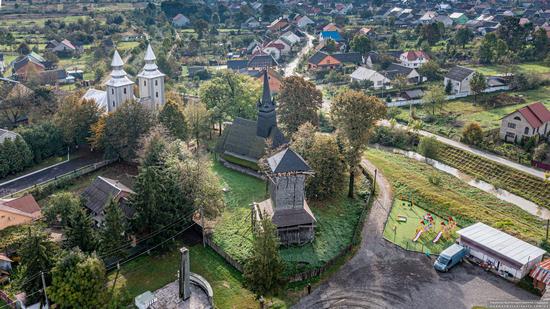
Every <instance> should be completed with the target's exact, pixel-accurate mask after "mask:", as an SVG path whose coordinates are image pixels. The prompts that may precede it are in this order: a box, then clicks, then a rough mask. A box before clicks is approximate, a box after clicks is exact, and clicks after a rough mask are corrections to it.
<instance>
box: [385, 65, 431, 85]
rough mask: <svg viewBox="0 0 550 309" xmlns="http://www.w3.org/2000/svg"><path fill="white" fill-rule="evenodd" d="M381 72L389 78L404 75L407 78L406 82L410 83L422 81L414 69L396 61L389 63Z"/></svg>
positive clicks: (392, 78)
mask: <svg viewBox="0 0 550 309" xmlns="http://www.w3.org/2000/svg"><path fill="white" fill-rule="evenodd" d="M382 74H383V75H384V76H386V77H387V78H388V79H389V80H394V79H396V78H397V77H398V76H404V77H405V78H406V79H407V82H409V83H411V84H417V83H420V82H422V81H423V80H422V78H421V77H420V74H419V73H418V71H417V70H416V69H414V68H412V67H406V66H403V65H400V64H397V63H392V64H390V65H389V66H388V67H387V68H386V70H384V71H383V72H382Z"/></svg>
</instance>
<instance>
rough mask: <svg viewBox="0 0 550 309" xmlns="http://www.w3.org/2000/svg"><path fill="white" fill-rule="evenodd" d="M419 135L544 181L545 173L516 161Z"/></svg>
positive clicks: (386, 122)
mask: <svg viewBox="0 0 550 309" xmlns="http://www.w3.org/2000/svg"><path fill="white" fill-rule="evenodd" d="M379 124H381V125H384V126H389V125H390V123H389V121H388V120H383V121H380V122H379ZM397 126H399V127H402V128H408V127H407V126H405V125H401V124H397ZM418 134H420V135H422V136H428V137H435V139H437V140H438V141H440V142H442V143H444V144H447V145H450V146H453V147H456V148H459V149H462V150H465V151H468V152H471V153H473V154H476V155H478V156H480V157H483V158H485V159H487V160H491V161H493V162H496V163H499V164H502V165H505V166H508V167H510V168H513V169H515V170H518V171H520V172H524V173H527V174H529V175H532V176H535V177H538V178H541V179H544V172H543V171H540V170H537V169H535V168H532V167H528V166H525V165H522V164H519V163H516V162H514V161H510V160H508V159H505V158H503V157H500V156H497V155H495V154H492V153H489V152H486V151H483V150H479V149H476V148H473V147H470V146H468V145H466V144H463V143H461V142H457V141H455V140H452V139H449V138H446V137H443V136H440V135H437V134H433V133H430V132H427V131H423V130H419V131H418Z"/></svg>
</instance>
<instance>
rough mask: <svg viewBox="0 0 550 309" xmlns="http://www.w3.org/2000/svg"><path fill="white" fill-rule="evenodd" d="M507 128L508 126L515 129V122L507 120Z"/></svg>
mask: <svg viewBox="0 0 550 309" xmlns="http://www.w3.org/2000/svg"><path fill="white" fill-rule="evenodd" d="M508 128H510V129H515V128H516V124H515V123H513V122H508Z"/></svg>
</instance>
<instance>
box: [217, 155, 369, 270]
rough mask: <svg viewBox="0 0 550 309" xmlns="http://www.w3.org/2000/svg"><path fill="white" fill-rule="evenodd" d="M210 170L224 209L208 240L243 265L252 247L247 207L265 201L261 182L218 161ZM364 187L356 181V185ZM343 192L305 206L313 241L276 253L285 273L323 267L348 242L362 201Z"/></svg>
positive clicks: (361, 182) (359, 212)
mask: <svg viewBox="0 0 550 309" xmlns="http://www.w3.org/2000/svg"><path fill="white" fill-rule="evenodd" d="M213 169H214V172H216V174H218V176H220V177H221V179H222V186H223V187H224V188H227V189H228V192H227V193H226V196H225V202H226V209H225V210H224V212H223V214H222V215H221V216H220V218H218V219H217V221H216V222H215V227H214V228H213V232H212V239H213V240H214V242H215V243H216V244H217V245H218V246H220V247H221V248H222V249H223V250H224V251H225V252H226V253H227V254H229V255H230V256H232V257H233V258H234V259H235V260H237V261H239V262H241V263H243V262H244V261H245V260H246V258H247V257H248V255H249V253H250V250H251V248H252V229H251V223H250V211H251V207H250V204H251V203H253V202H261V201H262V200H264V199H266V198H267V195H266V190H265V182H264V181H262V180H259V179H257V178H254V177H251V176H247V175H244V174H241V173H239V172H236V171H233V170H230V169H227V168H225V167H224V166H222V165H221V164H220V163H219V162H215V163H214V165H213ZM366 185H367V184H365V182H363V181H358V186H366ZM362 189H363V190H364V188H362ZM344 193H345V192H342V194H341V195H338V196H336V197H335V198H334V199H332V200H329V201H322V202H315V201H311V202H310V203H309V206H310V208H311V210H312V211H313V213H314V215H315V217H316V218H317V228H316V233H315V240H314V241H313V243H310V244H307V245H304V246H301V247H288V248H282V249H281V250H280V254H281V256H282V257H283V259H284V260H285V262H286V264H287V272H288V273H289V274H294V273H298V272H302V271H306V270H309V269H313V268H317V267H320V266H323V265H324V264H325V263H326V262H327V261H329V260H330V259H332V258H334V257H335V256H337V255H338V254H339V253H340V251H341V250H342V249H344V248H345V247H347V246H348V245H349V244H350V243H351V240H352V237H353V233H354V231H355V227H356V226H357V223H358V221H359V217H360V215H361V211H362V209H363V207H364V202H363V201H362V200H361V199H359V198H358V199H354V200H352V199H348V198H347V197H346V195H345V194H344Z"/></svg>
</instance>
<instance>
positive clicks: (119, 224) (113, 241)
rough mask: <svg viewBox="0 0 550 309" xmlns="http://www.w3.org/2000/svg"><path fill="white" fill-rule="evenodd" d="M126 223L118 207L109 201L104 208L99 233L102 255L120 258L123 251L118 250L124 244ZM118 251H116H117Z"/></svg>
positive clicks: (112, 201) (113, 200)
mask: <svg viewBox="0 0 550 309" xmlns="http://www.w3.org/2000/svg"><path fill="white" fill-rule="evenodd" d="M125 233H126V222H125V219H124V214H123V213H122V209H121V208H120V205H119V204H118V202H117V201H116V200H115V199H111V200H110V201H109V203H108V204H107V206H106V207H105V222H104V225H103V227H102V228H101V231H100V239H101V243H100V251H101V253H102V254H106V255H109V256H116V257H119V258H122V257H124V256H125V253H126V252H125V250H124V249H119V248H120V247H121V246H122V245H123V244H124V243H125V242H126V236H125ZM117 249H118V250H117Z"/></svg>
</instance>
